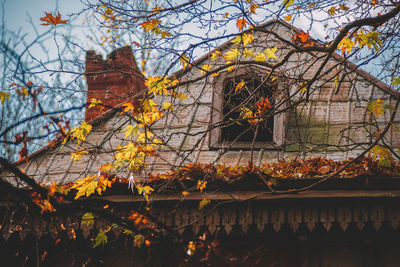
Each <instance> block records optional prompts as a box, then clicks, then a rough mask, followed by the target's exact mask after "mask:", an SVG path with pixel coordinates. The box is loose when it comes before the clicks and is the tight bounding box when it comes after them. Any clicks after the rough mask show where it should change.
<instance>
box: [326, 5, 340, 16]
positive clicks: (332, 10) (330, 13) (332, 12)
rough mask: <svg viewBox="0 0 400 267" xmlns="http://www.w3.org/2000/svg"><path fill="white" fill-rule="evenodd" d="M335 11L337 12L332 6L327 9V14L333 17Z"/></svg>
mask: <svg viewBox="0 0 400 267" xmlns="http://www.w3.org/2000/svg"><path fill="white" fill-rule="evenodd" d="M336 11H338V10H337V8H336V7H334V6H333V7H331V8H330V9H328V14H329V15H331V16H334V15H335V13H336Z"/></svg>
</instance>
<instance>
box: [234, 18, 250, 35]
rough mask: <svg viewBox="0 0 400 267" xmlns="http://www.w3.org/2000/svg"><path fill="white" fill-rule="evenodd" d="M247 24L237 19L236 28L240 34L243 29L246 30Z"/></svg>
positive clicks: (243, 20) (244, 20)
mask: <svg viewBox="0 0 400 267" xmlns="http://www.w3.org/2000/svg"><path fill="white" fill-rule="evenodd" d="M247 23H249V22H248V21H247V20H246V19H239V20H238V21H237V22H236V26H237V27H238V29H239V31H240V32H241V31H242V30H243V29H246V28H247V25H246V24H247Z"/></svg>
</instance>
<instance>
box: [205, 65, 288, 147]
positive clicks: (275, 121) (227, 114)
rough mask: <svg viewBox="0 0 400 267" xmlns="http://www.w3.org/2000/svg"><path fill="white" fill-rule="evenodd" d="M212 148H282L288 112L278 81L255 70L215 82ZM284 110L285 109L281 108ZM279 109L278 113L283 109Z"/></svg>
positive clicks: (235, 74) (221, 77)
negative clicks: (280, 105) (285, 108)
mask: <svg viewBox="0 0 400 267" xmlns="http://www.w3.org/2000/svg"><path fill="white" fill-rule="evenodd" d="M213 85H214V88H213V89H214V91H213V105H212V115H211V131H210V148H222V147H227V148H241V149H250V148H251V147H252V144H253V141H254V148H279V146H281V145H282V144H283V139H284V129H285V127H284V117H285V114H284V113H279V114H277V115H274V113H276V110H277V106H276V104H277V103H278V104H280V103H281V102H282V101H280V99H282V96H280V94H279V87H280V86H282V85H280V84H279V79H278V78H273V79H271V78H270V77H268V75H267V74H266V71H264V72H261V71H260V70H259V69H258V71H256V70H255V68H252V67H246V68H242V69H240V70H237V71H236V72H232V73H228V72H227V73H224V74H221V75H220V76H218V77H217V78H216V79H215V80H214V84H213ZM279 108H282V107H279ZM279 108H278V110H279Z"/></svg>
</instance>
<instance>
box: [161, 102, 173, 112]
mask: <svg viewBox="0 0 400 267" xmlns="http://www.w3.org/2000/svg"><path fill="white" fill-rule="evenodd" d="M172 106H173V104H172V103H169V102H164V103H163V109H165V110H172Z"/></svg>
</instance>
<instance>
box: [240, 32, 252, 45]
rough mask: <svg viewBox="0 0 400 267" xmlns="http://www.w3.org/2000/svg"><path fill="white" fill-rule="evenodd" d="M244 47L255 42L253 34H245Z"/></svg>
mask: <svg viewBox="0 0 400 267" xmlns="http://www.w3.org/2000/svg"><path fill="white" fill-rule="evenodd" d="M242 39H243V46H246V45H248V44H251V43H252V42H253V40H254V36H253V35H252V34H251V33H248V34H247V33H245V34H243V38H242Z"/></svg>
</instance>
